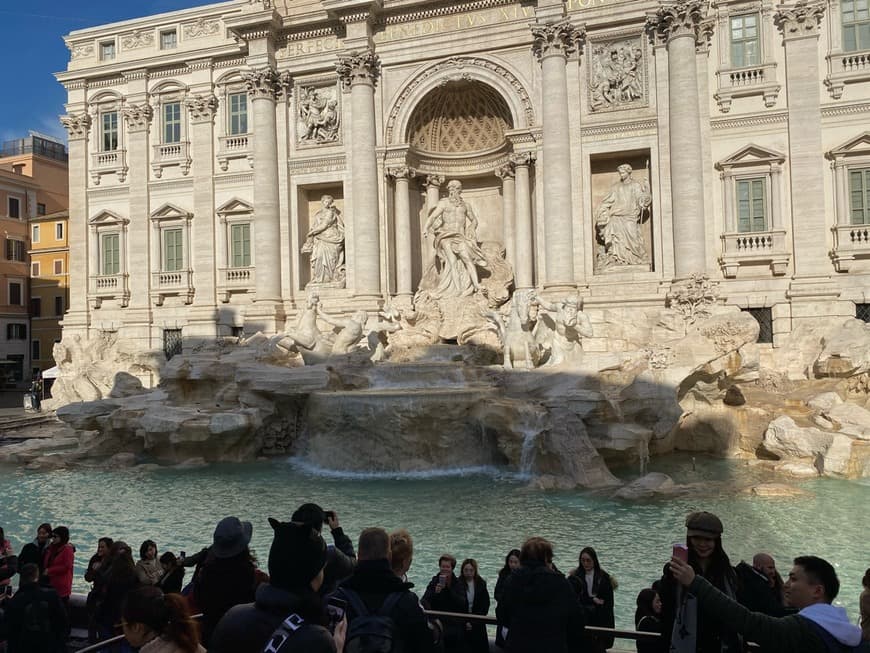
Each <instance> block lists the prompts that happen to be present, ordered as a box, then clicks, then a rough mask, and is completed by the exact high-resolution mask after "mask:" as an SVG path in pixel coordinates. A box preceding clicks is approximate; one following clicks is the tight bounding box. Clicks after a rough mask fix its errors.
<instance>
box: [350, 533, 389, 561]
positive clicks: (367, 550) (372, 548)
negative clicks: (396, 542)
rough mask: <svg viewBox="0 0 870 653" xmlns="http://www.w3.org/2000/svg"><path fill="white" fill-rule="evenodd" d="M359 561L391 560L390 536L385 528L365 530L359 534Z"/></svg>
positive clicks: (357, 553)
mask: <svg viewBox="0 0 870 653" xmlns="http://www.w3.org/2000/svg"><path fill="white" fill-rule="evenodd" d="M356 555H357V559H358V560H389V559H390V536H389V535H387V531H385V530H384V529H383V528H365V529H363V532H362V533H360V534H359V544H358V545H357V551H356Z"/></svg>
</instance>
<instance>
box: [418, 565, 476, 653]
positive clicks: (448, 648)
mask: <svg viewBox="0 0 870 653" xmlns="http://www.w3.org/2000/svg"><path fill="white" fill-rule="evenodd" d="M454 569H456V558H454V557H453V556H452V555H450V554H449V553H445V554H443V555H442V556H441V557H440V558H438V573H437V574H435V575H434V576H433V577H432V580H430V581H429V585H428V586H427V587H426V593H425V594H423V600H422V603H423V607H424V608H426V609H427V610H438V611H440V612H466V609H465V601H463V600H462V599H461V598H460V596H459V594H458V593H457V592H455V591H454V589H453V588H454V586H457V585H458V584H459V579H458V578H456V574H455V573H454V572H453V570H454ZM462 626H463V624H460V623H459V622H457V621H454V620H450V621H445V623H444V650H445V652H446V653H450V652H455V651H462V650H463V648H462V647H463V638H462Z"/></svg>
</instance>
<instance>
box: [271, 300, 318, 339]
mask: <svg viewBox="0 0 870 653" xmlns="http://www.w3.org/2000/svg"><path fill="white" fill-rule="evenodd" d="M319 308H320V297H319V295H318V294H317V293H309V294H308V300H307V301H306V304H305V310H303V311H302V313H300V314H299V319H298V320H297V322H296V326H295V327H294V328H289V329H285V331H284V333H281V334H278V335H277V336H275V338H274V340H273V344H274V347H275V348H276V349H278V350H282V351H284V352H287V353H289V352H292V351H297V352H299V351H300V350H306V351H312V352H316V353H323V354H325V353H328V352H329V342H328V341H327V340H326V339H325V338H324V337H323V334H322V333H321V332H320V329H318V328H317V311H318V310H319Z"/></svg>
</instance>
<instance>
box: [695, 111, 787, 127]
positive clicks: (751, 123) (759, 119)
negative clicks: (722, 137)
mask: <svg viewBox="0 0 870 653" xmlns="http://www.w3.org/2000/svg"><path fill="white" fill-rule="evenodd" d="M786 122H788V111H776V112H769V113H761V114H756V115H748V116H740V117H735V118H721V119H717V120H711V121H710V127H711V128H712V129H742V128H744V127H757V126H759V125H777V124H780V123H786Z"/></svg>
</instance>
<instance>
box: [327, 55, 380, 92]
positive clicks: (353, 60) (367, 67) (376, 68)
mask: <svg viewBox="0 0 870 653" xmlns="http://www.w3.org/2000/svg"><path fill="white" fill-rule="evenodd" d="M335 70H336V72H337V73H338V76H339V79H341V85H342V88H343V89H344V90H346V91H348V90H350V87H351V86H353V85H354V84H368V85H371V86H374V84H375V82H376V81H377V78H378V74H379V73H380V60H379V59H378V55H376V54H375V53H374V52H372V51H371V50H366V51H364V52H351V53H350V54H348V55H347V56H345V57H340V58H339V60H338V63H336V64H335Z"/></svg>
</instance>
